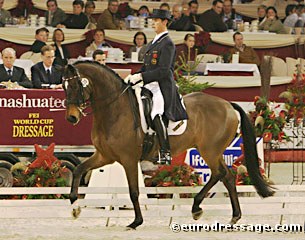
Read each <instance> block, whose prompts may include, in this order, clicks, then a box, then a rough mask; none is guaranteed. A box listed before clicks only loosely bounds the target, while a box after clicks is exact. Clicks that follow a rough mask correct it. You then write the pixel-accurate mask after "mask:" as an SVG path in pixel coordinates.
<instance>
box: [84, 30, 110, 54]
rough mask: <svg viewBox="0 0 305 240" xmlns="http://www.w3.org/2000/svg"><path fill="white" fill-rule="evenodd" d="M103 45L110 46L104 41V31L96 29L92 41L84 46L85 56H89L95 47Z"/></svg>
mask: <svg viewBox="0 0 305 240" xmlns="http://www.w3.org/2000/svg"><path fill="white" fill-rule="evenodd" d="M103 47H109V48H111V47H112V46H111V45H110V44H109V43H107V42H106V41H105V31H104V30H103V29H96V30H95V32H94V35H93V42H92V43H91V44H90V45H89V46H88V47H87V48H86V57H91V56H92V53H93V52H94V51H95V50H96V49H98V48H103Z"/></svg>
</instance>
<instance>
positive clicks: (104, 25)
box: [97, 0, 121, 30]
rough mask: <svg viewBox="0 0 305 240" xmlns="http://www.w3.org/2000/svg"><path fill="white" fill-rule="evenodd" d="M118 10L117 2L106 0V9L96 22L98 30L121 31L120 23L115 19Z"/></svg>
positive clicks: (116, 0) (115, 0)
mask: <svg viewBox="0 0 305 240" xmlns="http://www.w3.org/2000/svg"><path fill="white" fill-rule="evenodd" d="M118 9H119V1H118V0H108V8H107V9H106V10H105V11H104V12H102V13H101V15H100V16H99V18H98V20H97V28H98V29H112V30H118V29H121V25H120V21H119V19H118V18H117V17H116V13H117V12H118Z"/></svg>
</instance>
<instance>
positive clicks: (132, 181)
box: [124, 159, 143, 229]
mask: <svg viewBox="0 0 305 240" xmlns="http://www.w3.org/2000/svg"><path fill="white" fill-rule="evenodd" d="M129 163H132V164H131V165H130V164H128V166H125V165H124V169H125V172H126V176H127V181H128V186H129V195H130V199H131V201H132V204H133V207H134V211H135V219H134V221H133V222H132V223H131V224H129V225H128V226H127V228H130V229H136V228H137V227H138V226H140V225H141V224H142V223H143V217H142V213H141V209H140V204H139V181H138V163H137V162H136V161H134V160H132V159H129Z"/></svg>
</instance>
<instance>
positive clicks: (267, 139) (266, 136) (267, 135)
mask: <svg viewBox="0 0 305 240" xmlns="http://www.w3.org/2000/svg"><path fill="white" fill-rule="evenodd" d="M263 139H264V142H270V141H271V139H272V133H271V132H264V134H263Z"/></svg>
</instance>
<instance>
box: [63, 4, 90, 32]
mask: <svg viewBox="0 0 305 240" xmlns="http://www.w3.org/2000/svg"><path fill="white" fill-rule="evenodd" d="M72 5H73V14H72V15H70V16H69V17H68V18H67V19H66V20H65V21H64V22H63V23H62V24H59V25H58V26H57V27H58V28H61V27H66V28H72V29H84V28H86V26H87V24H88V22H89V21H88V17H87V16H86V15H85V14H84V13H83V10H84V2H83V1H80V0H74V1H73V3H72Z"/></svg>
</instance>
